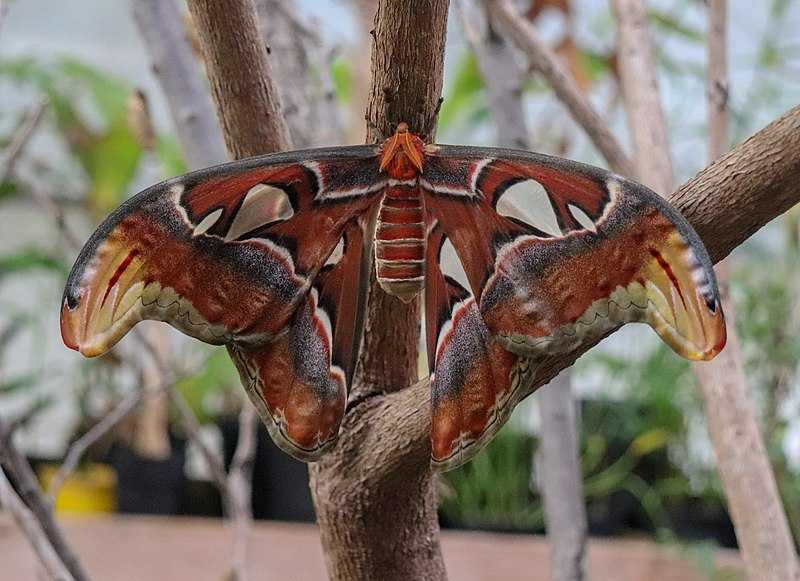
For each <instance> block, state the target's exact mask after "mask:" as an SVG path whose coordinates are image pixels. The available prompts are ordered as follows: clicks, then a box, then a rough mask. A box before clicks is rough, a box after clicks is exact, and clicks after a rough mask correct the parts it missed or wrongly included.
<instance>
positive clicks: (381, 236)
mask: <svg viewBox="0 0 800 581" xmlns="http://www.w3.org/2000/svg"><path fill="white" fill-rule="evenodd" d="M375 272H376V274H377V278H378V282H379V283H380V285H381V288H383V290H385V291H386V292H387V293H389V294H391V295H394V296H396V297H397V298H399V299H400V300H402V301H404V302H409V301H411V299H413V298H414V296H415V295H416V294H417V293H419V292H420V291H421V290H422V287H423V286H424V284H425V209H424V206H423V199H422V196H421V195H420V191H419V188H418V187H417V186H416V184H413V185H412V184H402V185H396V186H392V187H390V188H387V190H386V193H385V195H384V197H383V200H381V207H380V211H379V213H378V223H377V228H376V230H375Z"/></svg>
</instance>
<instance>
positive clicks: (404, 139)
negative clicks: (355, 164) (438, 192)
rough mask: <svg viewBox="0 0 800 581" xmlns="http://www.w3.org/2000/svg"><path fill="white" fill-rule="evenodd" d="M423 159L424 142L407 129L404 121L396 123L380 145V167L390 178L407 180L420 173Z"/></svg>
mask: <svg viewBox="0 0 800 581" xmlns="http://www.w3.org/2000/svg"><path fill="white" fill-rule="evenodd" d="M424 160H425V144H424V143H423V142H422V139H420V138H419V137H418V136H417V135H414V134H413V133H412V132H411V131H409V130H408V125H407V124H406V123H400V124H398V125H397V130H396V131H395V132H394V135H392V136H391V137H390V138H389V139H387V140H386V141H384V142H383V145H382V146H381V167H380V170H381V171H382V172H384V171H385V172H386V173H387V175H388V176H389V177H390V178H393V179H396V180H409V179H413V178H415V177H417V176H418V175H419V174H421V173H422V166H423V163H424Z"/></svg>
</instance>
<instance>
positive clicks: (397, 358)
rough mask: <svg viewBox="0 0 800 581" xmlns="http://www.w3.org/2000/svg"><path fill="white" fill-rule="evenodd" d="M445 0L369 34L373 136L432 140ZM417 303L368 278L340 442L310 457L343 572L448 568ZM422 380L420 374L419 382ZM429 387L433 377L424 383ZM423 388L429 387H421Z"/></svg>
mask: <svg viewBox="0 0 800 581" xmlns="http://www.w3.org/2000/svg"><path fill="white" fill-rule="evenodd" d="M447 9H448V2H447V0H424V1H419V0H417V1H414V0H403V1H397V0H382V1H381V2H379V3H378V9H377V13H376V15H375V28H374V30H373V32H372V34H373V38H374V41H373V48H372V67H371V69H372V70H371V83H370V95H369V102H368V106H367V140H368V141H369V142H377V141H379V140H381V139H383V138H384V137H385V136H387V135H389V134H390V133H391V132H392V130H393V129H394V128H395V127H396V125H397V124H398V123H400V122H401V121H405V122H406V123H408V124H409V127H410V128H411V130H412V131H415V132H416V133H418V134H420V135H422V136H423V138H425V139H429V140H430V139H432V138H433V135H434V132H435V129H436V115H437V113H438V108H439V100H440V95H441V90H442V75H443V68H444V43H445V33H446V28H447ZM418 345H419V302H418V300H414V301H412V302H411V303H409V304H404V303H402V302H401V301H399V300H398V299H396V298H394V297H390V296H389V295H387V294H386V293H384V292H383V290H381V289H380V287H379V286H378V285H377V284H376V282H375V279H374V276H373V277H372V280H371V282H370V291H369V305H368V307H367V321H366V329H365V335H364V341H363V347H362V351H361V359H360V361H359V369H358V370H357V375H356V382H355V385H354V388H353V390H352V393H351V396H350V405H349V409H348V412H347V414H346V416H345V419H344V422H343V425H342V430H341V433H340V435H339V441H338V444H337V446H336V448H335V449H334V450H333V451H332V452H331V453H330V454H328V455H326V456H325V457H324V458H323V459H322V460H321V461H319V462H317V463H315V464H314V465H312V467H311V478H312V494H313V497H314V503H315V506H316V509H317V521H318V522H319V525H320V532H321V535H322V544H323V548H324V550H325V556H326V562H327V567H328V574H329V575H330V577H331V578H332V579H336V580H345V579H346V580H362V579H363V580H371V579H386V580H392V579H398V580H400V579H403V580H405V579H426V580H432V581H435V580H437V579H445V578H446V574H445V569H444V562H443V560H442V555H441V549H440V547H439V525H438V521H437V515H436V498H435V490H434V489H435V486H434V484H435V482H434V479H433V475H432V473H431V470H430V466H429V457H430V448H429V444H428V438H427V434H428V433H429V432H430V409H429V405H428V401H427V397H426V398H425V401H423V402H419V403H420V404H421V405H412V404H411V402H416V396H417V394H418V393H419V391H418V390H419V389H427V388H426V387H425V388H419V387H418V388H416V389H414V388H410V389H402V388H406V387H408V386H410V385H412V384H413V383H414V382H415V381H416V378H417V359H418V353H417V350H418ZM419 385H421V384H419ZM425 386H427V382H426V383H425ZM425 393H427V391H425Z"/></svg>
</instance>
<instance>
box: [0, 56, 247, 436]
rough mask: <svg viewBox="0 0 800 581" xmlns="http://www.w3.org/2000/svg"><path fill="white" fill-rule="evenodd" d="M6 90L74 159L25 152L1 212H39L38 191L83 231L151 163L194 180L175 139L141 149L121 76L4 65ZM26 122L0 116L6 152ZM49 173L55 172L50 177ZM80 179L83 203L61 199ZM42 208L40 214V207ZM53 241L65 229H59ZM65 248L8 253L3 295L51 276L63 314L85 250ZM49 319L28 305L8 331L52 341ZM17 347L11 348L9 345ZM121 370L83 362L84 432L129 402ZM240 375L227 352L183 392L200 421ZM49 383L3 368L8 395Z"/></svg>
mask: <svg viewBox="0 0 800 581" xmlns="http://www.w3.org/2000/svg"><path fill="white" fill-rule="evenodd" d="M0 83H3V84H6V85H10V86H12V87H14V88H15V89H16V90H17V91H21V92H24V93H25V94H29V95H30V96H31V100H32V101H35V100H41V99H45V100H46V103H47V104H46V115H45V118H44V121H43V123H42V124H41V125H40V127H39V128H38V129H37V132H42V133H47V134H48V135H49V136H50V137H52V138H55V140H56V141H57V142H59V143H61V144H63V145H64V146H65V150H66V152H67V154H68V155H67V158H66V161H65V162H64V161H60V160H56V161H51V160H49V159H48V160H45V161H44V162H43V161H42V160H41V159H37V158H36V157H35V156H26V152H24V151H23V155H22V156H21V158H20V159H19V160H18V162H17V164H16V169H17V171H15V172H14V173H13V174H12V175H10V176H8V179H7V180H6V181H5V182H3V183H0V208H2V206H3V205H5V204H11V203H17V202H19V201H21V200H24V201H27V202H28V203H31V204H34V202H33V200H32V198H26V196H30V194H31V192H32V191H34V190H35V189H36V188H39V191H40V194H41V196H44V197H48V196H49V197H51V199H52V200H53V201H54V203H56V204H58V205H60V206H61V210H62V211H65V212H66V213H67V214H69V215H71V216H77V215H80V216H81V217H82V218H83V222H84V223H88V225H89V226H91V225H93V224H95V223H97V222H98V221H99V220H100V219H102V218H103V217H104V216H105V215H106V214H107V213H108V212H110V211H111V210H112V209H113V208H115V207H116V206H117V205H119V203H120V202H121V201H123V200H124V199H125V198H127V197H128V196H129V195H131V194H132V193H134V191H133V190H135V180H136V176H137V173H138V172H139V171H140V170H141V166H142V164H143V163H144V162H146V161H147V159H148V158H154V159H155V160H157V161H158V162H159V164H160V165H161V167H162V168H163V171H164V173H165V175H168V176H171V175H176V174H179V173H182V172H184V171H186V166H185V164H184V161H183V159H182V155H181V152H180V149H179V147H178V145H177V141H176V140H175V139H174V138H173V137H171V136H168V135H158V136H157V140H156V144H155V148H154V150H153V152H152V154H150V155H148V154H147V152H146V151H144V150H143V149H142V147H141V146H140V144H139V143H138V142H137V139H136V136H135V133H134V131H133V130H132V128H131V127H130V126H129V115H128V106H129V100H130V98H131V95H132V93H133V87H132V86H131V85H130V84H129V83H128V82H127V81H124V80H122V79H121V78H119V77H117V76H115V75H112V74H109V73H107V72H104V71H101V70H99V69H96V68H93V67H90V66H87V65H85V64H83V63H81V62H79V61H76V60H74V59H62V60H58V61H55V62H48V63H44V62H40V61H38V60H36V59H32V58H17V59H6V60H0ZM23 117H24V114H23V113H21V112H20V111H14V110H13V109H8V110H3V111H0V122H2V123H0V127H8V128H9V129H8V132H7V133H6V134H0V147H2V146H4V145H7V144H8V143H9V142H10V140H11V136H12V135H13V134H14V132H15V131H16V130H17V129H18V127H20V124H21V122H22V121H21V120H22V118H23ZM43 163H44V164H53V166H50V165H45V167H42V164H43ZM62 166H63V167H62ZM70 166H72V167H70ZM75 169H77V170H78V173H79V174H80V176H79V177H80V179H79V180H77V181H78V182H79V183H83V184H84V185H83V186H82V187H81V189H80V191H79V192H77V193H78V195H79V197H78V199H73V198H71V197H69V196H64V192H63V191H62V190H61V189H60V185H61V184H60V178H61V176H64V175H67V174H70V173H71V172H72V173H74V170H75ZM50 182H52V183H50ZM34 207H37V206H35V204H34ZM37 208H38V207H37ZM38 211H40V212H41V213H42V216H43V218H42V219H43V221H50V220H52V221H53V225H54V226H55V219H56V217H55V216H50V215H48V214H47V211H45V210H44V209H42V208H38ZM54 232H57V229H55V228H54ZM64 242H65V241H64V239H62V238H61V237H60V236H59V235H58V234H56V235H55V236H53V237H48V238H47V239H44V240H36V241H35V242H34V241H31V242H26V243H24V244H21V245H18V246H12V247H11V248H7V249H3V250H0V285H2V284H4V283H6V282H9V281H12V280H18V279H19V278H21V277H30V276H33V275H39V274H48V275H51V276H52V277H53V282H52V284H53V288H54V289H55V290H54V295H53V297H52V301H50V304H52V305H57V304H58V303H59V302H60V288H61V285H62V284H63V281H64V280H65V278H66V276H67V274H68V271H69V265H70V264H71V262H72V260H73V259H74V255H75V253H76V252H77V249H76V248H68V247H65V246H66V245H65V244H64ZM55 293H58V294H55ZM50 311H52V309H46V310H44V311H43V310H42V309H41V308H40V305H29V311H27V310H26V311H21V310H20V307H18V306H11V305H2V304H0V321H3V320H7V319H13V320H15V321H19V322H20V323H19V325H17V326H18V327H20V329H21V330H22V331H21V332H36V333H43V332H46V333H48V334H50V333H52V332H53V330H52V329H49V328H48V329H45V327H44V325H45V324H46V322H50V321H51V319H50V318H49V317H48V316H47V315H48V313H49V312H50ZM0 331H2V329H0ZM10 342H11V340H10V339H9V341H6V342H4V344H6V343H10ZM199 348H201V349H202V347H199ZM0 363H1V362H0ZM119 366H120V361H119V360H118V359H117V358H116V357H114V356H113V354H112V355H111V356H107V357H102V358H99V359H96V360H90V361H82V362H81V364H80V369H81V373H80V375H79V377H78V378H77V381H76V382H75V385H74V386H73V390H72V394H73V396H74V401H75V405H76V407H77V410H78V416H79V420H78V426H77V428H76V432H78V433H80V432H82V431H85V430H86V429H88V428H89V427H91V424H92V423H93V421H96V416H97V415H98V411H97V401H98V400H101V401H105V402H106V404H105V405H104V406H103V409H102V410H101V412H100V414H101V415H102V413H104V411H105V409H106V408H107V406H109V405H113V403H114V402H115V401H117V400H118V399H119V398H121V397H122V396H123V395H124V388H123V386H122V385H121V383H124V381H123V380H121V379H120V373H119V371H120V370H119ZM133 371H134V372H135V373H136V372H137V371H136V370H133ZM235 374H236V372H235V369H234V367H233V365H232V364H231V363H230V361H229V360H228V358H227V356H226V355H225V353H224V350H219V351H218V353H216V354H215V355H214V356H212V357H211V358H210V359H208V361H207V365H206V366H205V367H204V368H203V369H202V370H201V372H200V373H199V374H198V375H197V377H191V378H187V379H186V380H184V381H183V382H182V383H181V386H180V387H181V391H182V392H183V393H184V395H185V396H186V397H187V400H188V401H189V402H190V405H192V406H193V407H195V411H196V412H197V414H198V416H199V417H200V418H201V420H203V421H211V420H213V418H214V413H213V411H212V409H211V408H210V407H209V406H208V403H207V402H208V401H209V400H212V399H213V398H212V397H211V395H212V392H213V391H214V389H215V388H216V389H219V390H220V392H225V391H226V390H229V388H230V387H231V385H232V379H234V380H235V379H236V375H235ZM42 377H43V374H42V370H38V369H37V370H35V371H32V372H30V373H24V374H21V375H17V376H13V377H5V375H4V374H3V373H2V366H1V365H0V395H11V394H13V393H19V392H21V391H22V390H25V389H28V390H30V389H34V388H35V387H36V386H37V385H38V384H39V383H40V382H41V379H42ZM236 381H238V380H236ZM218 407H219V406H218Z"/></svg>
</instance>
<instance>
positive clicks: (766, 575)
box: [693, 0, 800, 581]
mask: <svg viewBox="0 0 800 581" xmlns="http://www.w3.org/2000/svg"><path fill="white" fill-rule="evenodd" d="M726 20H727V1H726V0H711V1H710V2H709V26H708V28H709V34H708V88H707V91H708V127H709V143H708V151H709V159H716V158H718V157H719V156H721V155H722V154H723V153H724V152H725V151H726V150H727V148H728V63H727V22H726ZM717 278H718V279H719V284H720V294H721V295H722V305H723V309H724V311H725V315H726V318H727V323H728V344H727V346H726V347H725V349H724V350H723V351H722V353H720V354H719V355H718V356H717V358H716V359H714V360H713V361H710V362H708V363H706V364H695V365H694V366H693V367H694V372H695V374H696V375H697V379H698V383H699V385H700V390H701V391H702V393H703V398H704V400H705V407H706V417H707V421H708V430H709V435H710V436H711V441H712V442H713V445H714V450H715V452H716V455H717V465H718V467H719V474H720V479H721V480H722V483H723V487H724V489H725V494H726V496H727V498H728V506H729V507H730V513H731V517H732V519H733V522H734V525H735V528H736V538H737V539H738V541H739V546H740V547H741V552H742V556H743V557H744V562H745V566H746V568H747V571H748V574H749V577H750V578H751V579H764V580H765V581H778V580H780V579H796V580H797V579H800V563H798V561H797V555H796V553H795V548H794V541H793V540H792V535H791V532H790V530H789V524H788V522H787V519H786V514H785V512H784V509H783V506H782V505H781V498H780V494H779V492H778V487H777V484H776V482H775V478H774V475H773V472H772V466H771V465H770V460H769V456H768V454H767V450H766V448H765V446H764V442H763V440H762V437H761V430H760V427H759V421H758V413H757V411H756V408H755V405H754V404H753V402H752V398H751V395H750V390H749V385H748V382H747V377H746V375H745V370H744V358H743V356H742V353H741V347H740V344H739V335H738V333H737V331H736V305H735V304H734V302H733V301H732V299H731V296H730V293H729V292H728V271H727V268H725V265H724V264H721V265H719V266H718V267H717Z"/></svg>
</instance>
